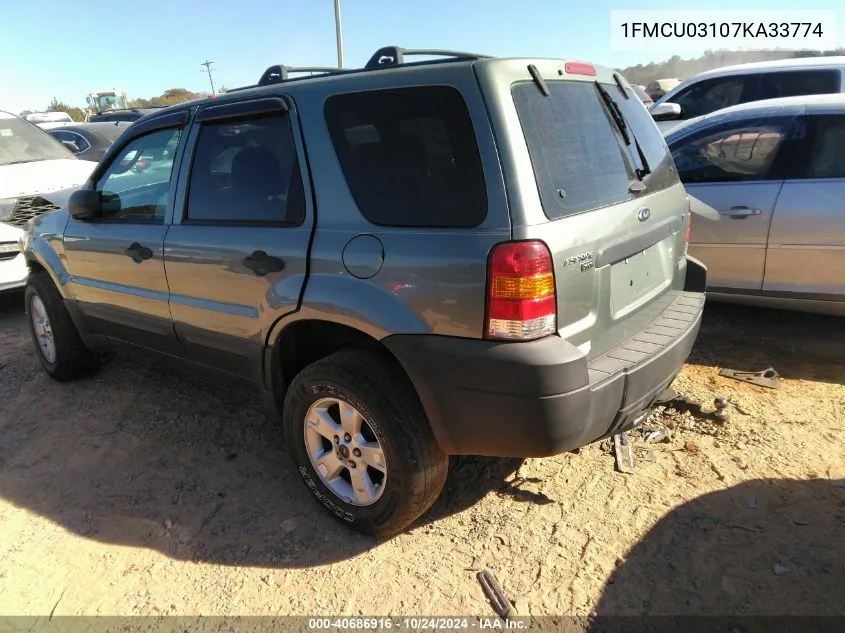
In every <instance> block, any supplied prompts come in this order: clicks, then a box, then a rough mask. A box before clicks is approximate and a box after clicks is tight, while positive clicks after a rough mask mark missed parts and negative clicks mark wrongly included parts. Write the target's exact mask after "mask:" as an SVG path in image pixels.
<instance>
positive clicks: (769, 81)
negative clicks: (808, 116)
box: [757, 70, 841, 99]
mask: <svg viewBox="0 0 845 633" xmlns="http://www.w3.org/2000/svg"><path fill="white" fill-rule="evenodd" d="M840 81H841V80H840V76H839V71H838V70H791V71H786V72H779V73H764V74H762V75H760V88H759V94H758V95H757V99H777V98H778V97H800V96H802V95H820V94H830V93H834V92H839V83H840Z"/></svg>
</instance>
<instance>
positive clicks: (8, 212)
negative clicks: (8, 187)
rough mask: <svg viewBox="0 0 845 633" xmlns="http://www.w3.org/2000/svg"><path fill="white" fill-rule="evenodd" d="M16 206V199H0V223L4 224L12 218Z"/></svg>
mask: <svg viewBox="0 0 845 633" xmlns="http://www.w3.org/2000/svg"><path fill="white" fill-rule="evenodd" d="M17 204H18V199H17V198H0V222H5V221H6V220H8V219H9V218H11V217H12V214H13V213H14V212H15V206H16V205H17Z"/></svg>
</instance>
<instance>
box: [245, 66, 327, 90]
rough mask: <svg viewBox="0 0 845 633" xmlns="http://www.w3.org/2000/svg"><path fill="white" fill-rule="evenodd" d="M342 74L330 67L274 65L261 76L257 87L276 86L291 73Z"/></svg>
mask: <svg viewBox="0 0 845 633" xmlns="http://www.w3.org/2000/svg"><path fill="white" fill-rule="evenodd" d="M337 72H343V68H334V67H332V66H299V67H297V66H284V65H283V64H275V65H274V66H270V67H269V68H268V69H267V70H265V71H264V74H263V75H261V79H259V80H258V85H259V86H268V85H270V84H277V83H279V82H282V81H287V80H288V78H289V77H290V75H291V73H320V74H325V73H337Z"/></svg>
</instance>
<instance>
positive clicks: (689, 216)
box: [684, 197, 692, 255]
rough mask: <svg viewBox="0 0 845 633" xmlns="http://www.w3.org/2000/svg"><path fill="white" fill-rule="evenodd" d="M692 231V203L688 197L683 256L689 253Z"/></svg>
mask: <svg viewBox="0 0 845 633" xmlns="http://www.w3.org/2000/svg"><path fill="white" fill-rule="evenodd" d="M691 230H692V202H691V201H690V199H689V197H687V232H686V235H685V236H684V255H686V254H687V253H688V252H689V238H690V231H691Z"/></svg>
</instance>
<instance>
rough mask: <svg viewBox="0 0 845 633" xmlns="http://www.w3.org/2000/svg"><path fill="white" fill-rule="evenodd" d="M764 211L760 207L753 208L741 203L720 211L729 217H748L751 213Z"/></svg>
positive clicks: (756, 213)
mask: <svg viewBox="0 0 845 633" xmlns="http://www.w3.org/2000/svg"><path fill="white" fill-rule="evenodd" d="M762 213H763V212H762V211H761V210H760V209H751V208H749V207H746V206H745V205H741V204H738V205H735V206H733V207H731V208H730V209H727V210H725V211H719V215H724V216H727V217H729V218H747V217H748V216H749V215H760V214H762Z"/></svg>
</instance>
